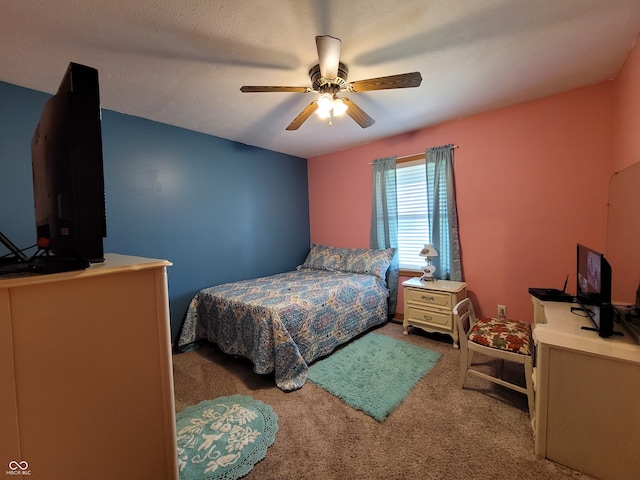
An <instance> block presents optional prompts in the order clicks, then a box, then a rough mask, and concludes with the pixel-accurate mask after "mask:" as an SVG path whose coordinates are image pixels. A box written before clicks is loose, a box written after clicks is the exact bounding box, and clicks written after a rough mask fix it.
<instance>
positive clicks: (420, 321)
mask: <svg viewBox="0 0 640 480" xmlns="http://www.w3.org/2000/svg"><path fill="white" fill-rule="evenodd" d="M402 288H403V295H404V320H403V322H402V327H403V333H404V334H405V335H408V333H409V325H411V326H413V327H418V328H420V329H422V330H424V331H426V332H438V333H445V334H447V335H450V336H451V338H452V339H453V347H454V348H458V347H459V343H458V328H457V327H456V324H455V322H454V321H453V307H455V306H456V304H457V303H458V302H459V301H460V300H462V299H464V298H467V284H466V283H465V282H454V281H450V280H436V281H433V282H421V281H420V278H419V277H414V278H411V279H409V280H407V281H405V282H403V283H402Z"/></svg>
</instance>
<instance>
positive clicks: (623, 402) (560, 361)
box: [532, 297, 640, 480]
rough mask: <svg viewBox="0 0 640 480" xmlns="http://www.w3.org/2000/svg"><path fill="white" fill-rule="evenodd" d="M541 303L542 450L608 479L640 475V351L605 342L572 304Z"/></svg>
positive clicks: (538, 445)
mask: <svg viewBox="0 0 640 480" xmlns="http://www.w3.org/2000/svg"><path fill="white" fill-rule="evenodd" d="M532 301H533V305H534V328H533V338H534V341H535V343H536V364H537V365H536V368H535V369H534V384H535V389H536V414H535V419H534V422H535V434H534V435H535V451H536V454H537V455H538V456H539V457H541V458H549V459H550V460H553V461H556V462H558V463H561V464H563V465H566V466H568V467H571V468H574V469H576V470H578V471H581V472H584V473H587V474H589V475H592V476H595V477H597V478H600V479H602V480H624V479H630V480H631V479H637V478H638V474H639V472H640V455H638V451H639V448H640V345H638V344H636V342H635V341H634V339H633V338H632V337H631V335H629V334H628V332H626V331H624V329H623V327H622V326H620V325H619V324H615V325H614V330H615V331H622V332H623V333H624V336H618V335H614V336H612V337H610V338H606V339H605V338H600V337H599V336H598V334H597V333H596V332H593V331H588V330H582V329H581V327H582V326H589V325H590V323H589V320H588V319H587V318H585V317H581V316H579V315H576V314H574V313H572V312H571V311H570V308H571V306H575V305H574V304H570V303H557V302H542V301H540V300H538V299H536V298H535V297H532Z"/></svg>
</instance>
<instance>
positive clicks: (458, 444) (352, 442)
mask: <svg viewBox="0 0 640 480" xmlns="http://www.w3.org/2000/svg"><path fill="white" fill-rule="evenodd" d="M376 332H378V333H382V334H385V335H388V336H390V337H393V338H396V339H399V340H400V339H404V340H406V341H408V342H411V343H414V344H416V345H421V346H424V347H427V348H430V349H432V350H437V351H439V352H441V353H442V354H443V356H442V358H441V359H440V361H439V362H438V363H437V364H436V366H435V367H434V368H433V370H431V371H430V372H429V373H428V374H427V375H426V376H425V377H423V378H422V379H421V380H420V381H419V382H418V385H417V386H416V387H415V388H414V389H413V390H412V391H411V393H410V394H409V396H408V397H407V398H406V399H405V400H404V402H403V403H402V404H401V405H400V406H399V407H398V408H397V409H396V410H394V411H393V412H392V413H391V414H390V415H389V417H388V418H387V419H386V421H385V422H384V423H379V422H377V421H376V420H374V419H373V418H371V417H369V416H368V415H366V414H365V413H363V412H360V411H358V410H354V409H353V408H351V407H349V406H348V405H346V404H345V403H343V402H341V401H340V400H339V399H338V398H336V397H333V396H332V395H331V394H329V393H328V392H326V391H325V390H323V389H321V388H320V387H317V386H315V385H313V384H312V383H310V382H307V383H306V384H305V385H304V387H302V389H300V390H297V391H294V392H289V393H285V392H282V391H281V390H279V389H278V388H277V387H276V386H275V383H274V380H273V376H272V375H257V374H255V373H253V371H252V366H251V363H250V362H248V361H246V360H243V359H237V358H234V357H231V356H228V355H225V354H223V353H221V352H219V351H218V350H217V349H215V348H214V347H209V346H207V347H203V348H201V349H200V350H197V351H194V352H189V353H179V354H175V355H174V357H173V365H174V381H175V395H176V410H177V411H181V410H183V409H184V408H185V407H187V406H189V405H195V404H197V403H199V402H201V401H202V400H206V399H215V398H217V397H221V396H227V395H233V394H236V393H239V394H243V395H251V396H253V397H254V398H256V399H259V400H262V401H263V402H265V403H266V404H268V405H271V406H272V407H273V409H274V411H275V412H276V413H277V414H278V424H279V430H278V433H277V435H276V441H275V443H274V444H273V446H271V448H269V450H268V452H267V456H266V458H265V459H264V460H262V461H261V462H259V463H258V464H257V465H256V466H255V467H254V469H253V470H252V471H251V472H250V473H249V475H247V476H246V477H244V478H246V479H249V480H250V479H262V480H264V479H341V480H350V479H405V478H406V479H473V480H481V479H511V478H517V479H519V480H526V479H531V480H534V479H535V480H544V479H553V480H562V479H582V480H586V479H590V478H591V477H589V476H586V475H582V474H580V473H578V472H575V471H573V470H571V469H568V468H566V467H563V466H562V465H558V464H556V463H554V462H551V461H549V460H539V459H537V458H536V456H535V455H534V452H533V435H532V431H531V426H530V423H529V415H528V412H527V403H526V397H525V396H524V395H521V394H518V393H516V392H512V391H511V390H508V389H505V388H502V387H500V386H494V385H493V384H490V383H489V382H486V381H483V380H482V379H479V378H474V377H469V378H468V379H467V382H466V383H465V387H466V388H465V389H464V390H461V389H459V388H458V387H457V379H458V362H459V358H460V351H459V350H454V349H453V348H452V346H451V340H450V339H448V337H446V338H445V337H441V336H438V335H428V334H425V333H423V332H422V331H420V330H417V329H412V330H411V334H410V335H409V336H407V337H405V336H403V335H402V326H401V325H399V324H397V323H389V324H387V325H384V326H383V327H381V328H378V329H377V330H376ZM447 339H448V340H447ZM485 359H486V357H485ZM488 362H489V363H487V365H486V366H485V368H498V364H497V363H496V364H494V363H491V362H492V361H488ZM520 368H522V367H521V366H520ZM521 372H522V370H518V369H517V367H516V366H514V367H513V369H512V368H509V367H507V368H505V375H507V376H508V377H510V378H511V379H512V380H513V379H514V378H520V377H523V373H521ZM522 382H524V379H523V378H522Z"/></svg>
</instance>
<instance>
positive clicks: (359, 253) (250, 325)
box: [178, 244, 395, 391]
mask: <svg viewBox="0 0 640 480" xmlns="http://www.w3.org/2000/svg"><path fill="white" fill-rule="evenodd" d="M394 253H395V250H394V249H383V250H373V249H343V248H335V247H329V246H325V245H316V244H312V245H311V250H310V252H309V255H308V256H307V258H306V260H305V262H304V264H303V265H301V266H299V267H298V268H297V269H296V270H294V271H290V272H285V273H280V274H276V275H271V276H267V277H261V278H257V279H251V280H243V281H239V282H233V283H227V284H223V285H217V286H214V287H209V288H205V289H203V290H201V291H200V292H198V293H197V294H196V295H195V297H194V298H193V299H192V301H191V303H190V305H189V308H188V309H187V313H186V316H185V321H184V324H183V326H182V330H181V334H180V338H179V340H178V348H179V349H181V350H184V349H188V348H190V346H192V345H194V344H197V342H199V341H201V340H206V341H209V342H214V343H215V344H217V345H218V347H219V348H220V349H221V350H222V351H223V352H225V353H227V354H230V355H238V356H241V357H245V358H248V359H249V360H251V361H252V362H253V366H254V372H256V373H259V374H267V373H272V372H274V373H275V381H276V385H277V386H278V387H279V388H280V389H281V390H284V391H291V390H296V389H298V388H300V387H302V386H303V385H304V383H305V381H306V378H307V372H308V366H309V364H311V362H313V361H314V360H316V359H318V358H320V357H322V356H325V355H328V354H329V353H331V352H332V351H333V350H334V349H335V348H336V347H337V346H338V345H341V344H343V343H345V342H347V341H349V340H350V339H352V338H354V337H356V336H357V335H359V334H360V333H363V332H365V331H367V330H369V329H371V328H372V327H374V326H376V325H380V324H382V323H384V322H386V321H387V312H388V303H387V302H388V297H389V289H388V288H387V284H386V280H385V279H386V273H387V270H388V268H389V265H390V263H391V259H392V258H393V255H394Z"/></svg>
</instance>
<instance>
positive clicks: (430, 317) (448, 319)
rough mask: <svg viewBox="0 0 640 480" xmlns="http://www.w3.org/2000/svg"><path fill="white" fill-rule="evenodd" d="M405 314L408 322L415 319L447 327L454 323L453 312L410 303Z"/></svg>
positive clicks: (449, 327)
mask: <svg viewBox="0 0 640 480" xmlns="http://www.w3.org/2000/svg"><path fill="white" fill-rule="evenodd" d="M404 315H405V318H406V319H407V321H408V322H411V321H415V322H419V323H424V324H429V325H434V326H438V327H441V328H447V329H451V327H452V325H453V322H452V316H451V312H441V311H439V310H431V309H427V308H419V307H416V306H415V305H411V304H409V305H407V311H405V312H404Z"/></svg>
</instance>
